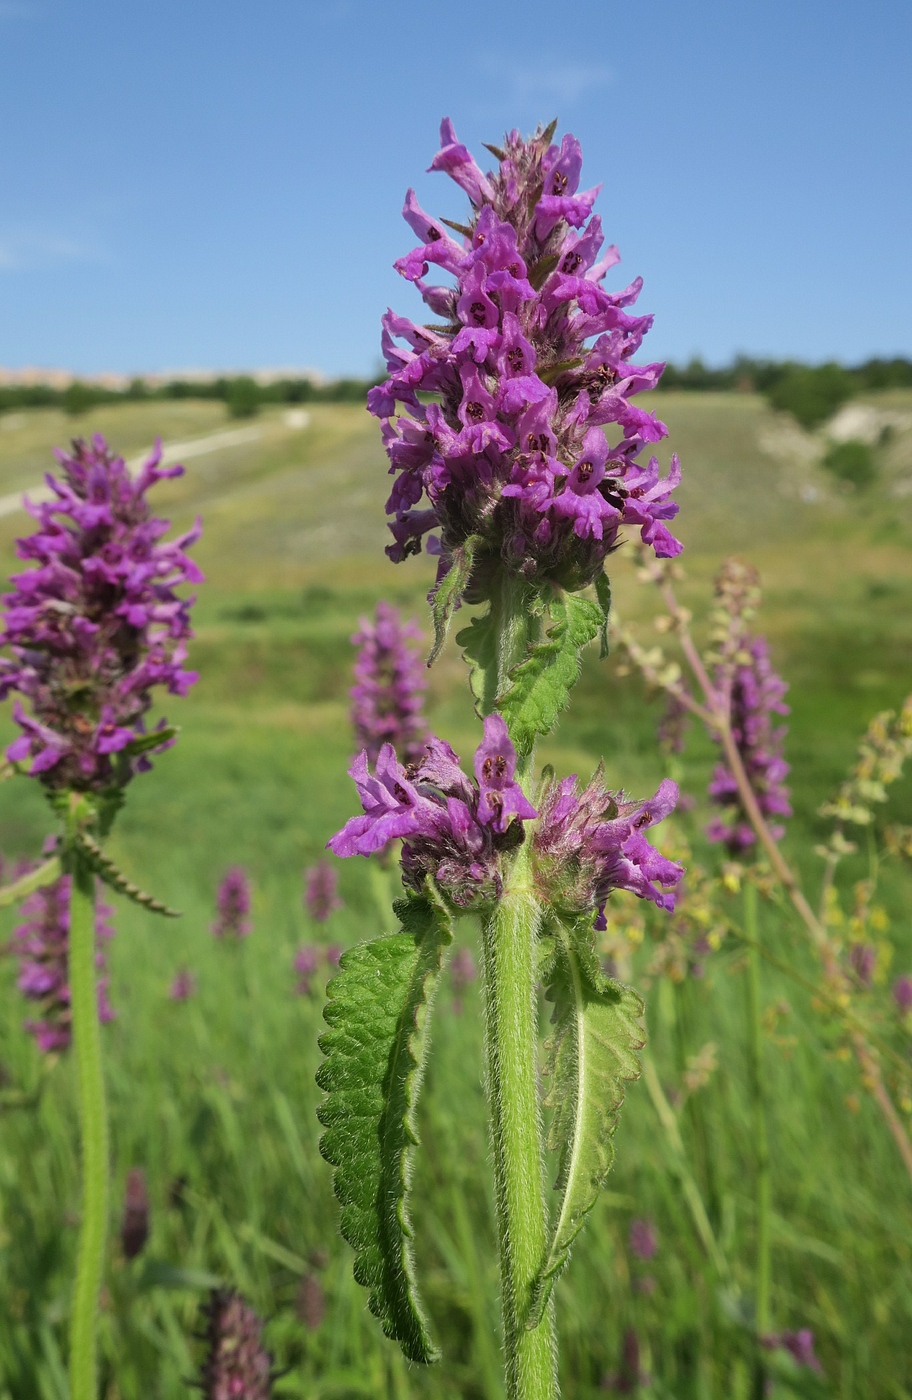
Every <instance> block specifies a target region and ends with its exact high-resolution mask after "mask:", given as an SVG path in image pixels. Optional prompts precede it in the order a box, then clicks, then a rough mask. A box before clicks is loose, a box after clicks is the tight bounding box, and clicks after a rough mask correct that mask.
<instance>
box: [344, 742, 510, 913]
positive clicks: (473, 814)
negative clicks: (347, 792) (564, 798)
mask: <svg viewBox="0 0 912 1400" xmlns="http://www.w3.org/2000/svg"><path fill="white" fill-rule="evenodd" d="M349 773H350V776H351V777H352V778H353V779H354V780H355V783H356V785H357V788H358V795H359V797H360V798H361V805H362V807H363V808H364V816H361V817H352V819H351V821H349V822H347V823H346V824H345V826H344V827H343V828H342V830H341V831H340V832H337V833H336V835H335V836H333V837H332V838H331V839H330V841H329V842H328V843H327V844H328V846H329V849H330V850H331V851H333V853H334V854H335V855H337V856H353V855H362V856H368V855H372V854H373V852H374V851H379V850H381V849H382V848H383V847H384V846H386V845H388V844H389V842H390V841H395V840H397V839H400V838H401V839H402V841H403V847H402V860H401V866H402V879H403V883H404V884H405V885H406V887H407V888H409V889H412V890H420V889H421V888H422V887H423V885H424V882H425V879H426V878H427V877H428V876H430V878H431V879H433V880H435V881H436V882H437V884H438V885H439V886H440V888H441V890H442V891H443V892H444V893H445V894H447V895H448V897H449V898H450V899H451V900H452V902H453V904H455V905H456V906H457V907H463V906H466V905H469V904H472V903H473V902H474V901H475V900H476V899H477V898H482V899H488V900H490V899H493V898H496V896H497V894H498V892H499V890H500V888H501V880H500V872H499V869H498V859H497V858H498V854H499V852H500V851H502V850H505V849H507V848H509V847H510V846H511V845H513V844H514V842H515V839H516V838H517V837H519V839H521V833H522V822H523V821H525V820H529V819H531V818H533V817H535V816H536V815H537V814H536V811H535V808H534V807H533V806H532V805H531V803H530V802H529V801H528V799H527V798H526V796H525V795H524V793H523V791H522V788H521V787H520V786H519V784H518V783H517V782H516V779H515V774H516V750H515V749H514V747H513V745H512V744H511V742H510V738H509V735H508V734H507V726H506V725H505V724H504V721H503V719H502V718H501V717H500V715H489V716H488V717H487V719H486V720H485V722H484V739H483V740H482V743H481V745H480V746H479V749H478V752H477V753H476V755H475V774H476V782H474V783H473V782H471V781H470V779H469V778H467V777H466V775H465V773H463V771H462V769H461V768H460V766H459V758H458V757H457V755H456V754H455V753H454V752H453V750H452V749H451V748H450V746H449V744H446V743H444V742H443V740H442V739H436V738H434V739H431V740H430V742H429V743H428V745H427V747H426V749H425V755H424V758H423V759H422V760H421V762H420V763H419V764H417V765H413V766H412V767H410V768H409V769H408V770H406V769H405V768H404V767H403V766H402V764H401V763H399V762H398V760H397V758H396V754H395V751H394V750H393V747H392V745H391V744H384V745H383V748H382V749H381V750H380V757H379V758H378V760H377V765H376V770H375V773H374V774H371V772H370V770H369V768H368V764H367V755H366V754H364V753H361V754H359V755H358V757H357V758H356V759H355V761H354V763H353V764H352V766H351V768H350V769H349Z"/></svg>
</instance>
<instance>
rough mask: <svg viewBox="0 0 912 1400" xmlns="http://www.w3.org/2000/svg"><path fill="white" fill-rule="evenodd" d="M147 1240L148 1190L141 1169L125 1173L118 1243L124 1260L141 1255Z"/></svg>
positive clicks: (133, 1168)
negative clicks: (125, 1182)
mask: <svg viewBox="0 0 912 1400" xmlns="http://www.w3.org/2000/svg"><path fill="white" fill-rule="evenodd" d="M148 1238H149V1190H148V1187H147V1186H146V1174H145V1172H144V1171H143V1169H142V1167H131V1168H130V1170H129V1171H128V1172H127V1188H126V1191H125V1193H124V1212H123V1219H122V1220H121V1224H120V1243H121V1247H122V1249H123V1252H124V1258H125V1259H135V1258H136V1256H137V1255H138V1254H142V1252H143V1249H144V1248H145V1245H146V1240H147V1239H148Z"/></svg>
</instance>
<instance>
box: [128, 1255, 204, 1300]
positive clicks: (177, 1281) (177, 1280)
mask: <svg viewBox="0 0 912 1400" xmlns="http://www.w3.org/2000/svg"><path fill="white" fill-rule="evenodd" d="M223 1282H224V1280H223V1279H220V1278H219V1277H218V1275H217V1274H210V1273H209V1272H208V1271H207V1270H205V1269H182V1268H181V1267H180V1265H179V1264H168V1263H166V1262H165V1261H164V1260H160V1259H147V1260H146V1262H145V1264H144V1265H143V1270H142V1273H141V1274H140V1277H139V1287H140V1288H141V1289H143V1290H145V1289H147V1288H186V1289H193V1290H194V1291H196V1290H199V1291H200V1292H207V1291H208V1290H209V1289H210V1288H220V1287H221V1285H222V1283H223Z"/></svg>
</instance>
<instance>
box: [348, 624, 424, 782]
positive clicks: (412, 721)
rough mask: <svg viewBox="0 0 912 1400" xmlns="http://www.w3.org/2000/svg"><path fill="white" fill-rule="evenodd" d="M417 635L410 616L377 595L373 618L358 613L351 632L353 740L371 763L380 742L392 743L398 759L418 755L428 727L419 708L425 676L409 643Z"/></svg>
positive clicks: (413, 758) (410, 760)
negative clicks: (356, 624) (405, 618)
mask: <svg viewBox="0 0 912 1400" xmlns="http://www.w3.org/2000/svg"><path fill="white" fill-rule="evenodd" d="M420 641H421V629H420V628H419V627H418V625H417V623H415V622H403V621H402V618H401V617H400V615H399V612H398V610H397V609H396V608H394V607H393V606H392V605H391V604H390V603H386V602H383V601H382V600H381V601H380V602H379V603H378V604H377V608H376V612H375V614H374V620H373V622H371V621H370V619H369V618H366V617H362V619H361V622H360V625H359V628H358V631H357V632H355V634H354V636H353V637H352V645H353V646H355V647H356V648H357V655H356V658H355V684H354V686H353V687H352V690H351V699H352V727H353V728H354V731H355V742H356V744H357V746H358V748H359V749H364V750H365V751H366V753H367V756H368V758H369V759H370V761H371V763H376V761H377V759H378V757H379V755H380V750H381V748H382V747H383V745H384V744H392V746H393V748H394V749H395V750H396V753H397V754H398V756H399V758H400V759H401V760H402V762H403V763H413V762H415V761H416V760H418V759H420V758H421V755H422V753H423V752H424V745H425V741H426V740H427V738H428V727H427V723H426V721H425V718H424V715H423V713H422V704H423V698H424V691H425V689H426V688H427V681H426V679H425V676H424V669H423V666H422V663H421V660H420V658H419V656H418V654H417V652H416V650H415V647H414V645H413V643H415V642H420Z"/></svg>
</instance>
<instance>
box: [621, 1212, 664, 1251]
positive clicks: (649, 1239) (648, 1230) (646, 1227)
mask: <svg viewBox="0 0 912 1400" xmlns="http://www.w3.org/2000/svg"><path fill="white" fill-rule="evenodd" d="M628 1243H629V1245H630V1252H631V1254H635V1255H636V1257H637V1258H638V1259H653V1258H655V1255H656V1254H657V1252H658V1248H659V1237H658V1235H657V1234H656V1228H655V1226H654V1225H653V1223H652V1221H651V1220H646V1219H636V1220H631V1222H630V1233H629V1235H628Z"/></svg>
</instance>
